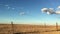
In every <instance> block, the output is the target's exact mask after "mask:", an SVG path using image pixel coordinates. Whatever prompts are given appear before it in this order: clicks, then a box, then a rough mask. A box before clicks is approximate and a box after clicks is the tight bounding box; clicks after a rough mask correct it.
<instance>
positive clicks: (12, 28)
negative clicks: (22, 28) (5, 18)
mask: <svg viewBox="0 0 60 34" xmlns="http://www.w3.org/2000/svg"><path fill="white" fill-rule="evenodd" d="M11 25H12V34H14V26H13V21H11Z"/></svg>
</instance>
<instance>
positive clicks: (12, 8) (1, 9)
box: [0, 0, 60, 24]
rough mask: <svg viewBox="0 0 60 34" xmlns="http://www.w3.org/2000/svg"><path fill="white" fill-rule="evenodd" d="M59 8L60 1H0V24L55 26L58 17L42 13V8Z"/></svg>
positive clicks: (59, 19) (58, 19) (58, 20)
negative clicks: (44, 24) (45, 24)
mask: <svg viewBox="0 0 60 34" xmlns="http://www.w3.org/2000/svg"><path fill="white" fill-rule="evenodd" d="M58 6H60V0H0V23H10V22H11V21H13V22H14V23H18V24H43V23H47V24H55V23H56V22H58V23H59V22H60V15H56V14H52V15H48V14H46V13H42V11H41V9H42V8H54V10H57V7H58Z"/></svg>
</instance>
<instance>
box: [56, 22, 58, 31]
mask: <svg viewBox="0 0 60 34" xmlns="http://www.w3.org/2000/svg"><path fill="white" fill-rule="evenodd" d="M56 30H57V31H58V23H57V22H56Z"/></svg>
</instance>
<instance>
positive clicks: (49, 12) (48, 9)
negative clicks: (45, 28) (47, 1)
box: [41, 8, 54, 14]
mask: <svg viewBox="0 0 60 34" xmlns="http://www.w3.org/2000/svg"><path fill="white" fill-rule="evenodd" d="M41 11H42V12H43V13H47V14H54V10H53V8H43V9H41Z"/></svg>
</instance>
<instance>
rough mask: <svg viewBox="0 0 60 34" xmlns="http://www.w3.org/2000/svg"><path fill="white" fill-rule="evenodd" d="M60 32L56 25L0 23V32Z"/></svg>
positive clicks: (41, 33) (58, 33)
mask: <svg viewBox="0 0 60 34" xmlns="http://www.w3.org/2000/svg"><path fill="white" fill-rule="evenodd" d="M12 33H14V34H60V26H58V31H57V28H56V26H52V25H50V26H48V25H46V26H44V25H28V24H13V25H12V24H0V34H12Z"/></svg>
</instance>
